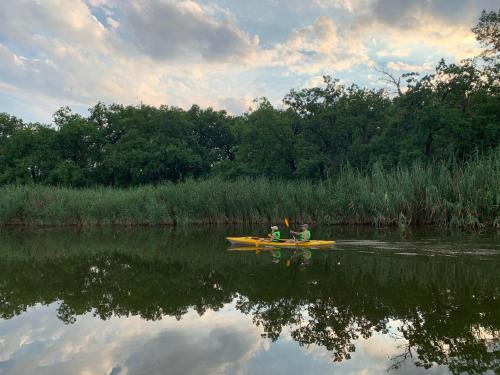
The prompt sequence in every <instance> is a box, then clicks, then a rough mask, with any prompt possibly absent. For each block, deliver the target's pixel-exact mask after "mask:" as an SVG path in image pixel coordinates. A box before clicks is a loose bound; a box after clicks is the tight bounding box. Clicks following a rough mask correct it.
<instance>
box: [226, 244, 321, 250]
mask: <svg viewBox="0 0 500 375" xmlns="http://www.w3.org/2000/svg"><path fill="white" fill-rule="evenodd" d="M302 248H303V249H304V250H308V249H310V248H311V249H314V250H331V248H330V247H329V246H319V247H314V246H310V247H307V246H302ZM275 250H276V248H275V247H273V245H263V247H257V246H248V245H247V246H231V247H229V248H228V249H227V251H257V252H259V251H275Z"/></svg>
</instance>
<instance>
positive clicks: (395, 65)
mask: <svg viewBox="0 0 500 375" xmlns="http://www.w3.org/2000/svg"><path fill="white" fill-rule="evenodd" d="M387 67H388V68H389V69H392V70H396V71H406V72H417V73H420V72H425V71H429V70H432V68H433V67H434V63H433V62H426V63H424V64H422V65H414V64H407V63H404V62H401V61H390V62H389V63H388V64H387Z"/></svg>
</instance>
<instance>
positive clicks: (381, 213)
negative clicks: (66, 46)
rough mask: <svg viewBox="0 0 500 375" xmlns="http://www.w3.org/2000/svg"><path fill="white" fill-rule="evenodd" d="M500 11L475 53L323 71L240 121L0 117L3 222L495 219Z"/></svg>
mask: <svg viewBox="0 0 500 375" xmlns="http://www.w3.org/2000/svg"><path fill="white" fill-rule="evenodd" d="M499 25H500V10H498V11H497V10H495V11H490V12H487V11H483V12H482V13H481V16H480V18H479V22H478V24H477V25H476V26H475V27H474V28H472V31H473V33H474V35H475V37H476V40H477V41H478V44H479V46H480V47H481V53H480V54H479V55H478V56H475V57H472V58H467V59H464V60H462V61H460V62H455V63H449V62H445V61H444V60H441V61H440V62H439V63H438V64H437V65H436V67H435V70H434V72H429V73H428V74H423V75H420V74H419V73H417V72H413V73H412V72H407V73H404V74H402V75H401V76H399V77H398V76H394V75H393V74H392V73H391V72H386V71H384V70H380V71H379V73H380V74H381V79H382V80H383V81H384V82H386V83H388V84H389V86H387V87H386V88H385V89H383V88H380V89H375V88H367V87H360V86H358V85H356V84H352V85H349V86H348V85H345V84H342V83H341V82H340V81H339V80H338V79H335V78H333V77H331V76H329V75H325V76H324V77H323V83H322V84H319V85H317V86H316V87H310V88H301V89H292V90H290V92H289V93H288V94H286V95H285V97H284V98H283V104H284V106H283V107H279V108H276V107H274V106H273V104H271V102H270V101H269V100H267V99H266V98H265V97H261V98H256V99H255V103H254V106H255V108H253V109H252V108H249V110H248V111H247V112H245V113H243V114H240V115H233V114H229V113H227V112H226V111H224V110H219V111H217V110H214V109H212V108H206V109H202V108H200V107H199V106H197V105H193V106H192V107H191V108H190V109H188V110H186V109H182V108H178V107H172V106H167V105H162V106H160V107H154V106H149V105H143V104H141V105H139V106H131V105H128V106H124V105H120V104H116V103H115V104H111V105H106V104H105V103H101V102H99V103H97V104H96V105H95V106H94V107H92V108H89V112H88V115H83V114H79V113H74V112H72V110H71V109H70V108H69V107H62V108H60V109H59V110H58V111H56V113H55V114H54V117H53V122H52V123H51V124H41V123H27V122H24V121H23V120H22V119H19V118H16V117H15V116H11V115H9V114H7V113H0V225H10V224H14V225H15V224H20V225H78V226H82V225H178V224H201V223H207V224H222V223H228V224H229V223H235V224H237V223H244V224H251V223H279V222H283V219H284V218H285V217H288V218H289V219H290V221H291V222H294V223H303V222H307V223H318V224H369V225H375V226H387V225H399V226H401V227H405V226H409V225H418V224H434V225H439V226H449V227H471V228H479V229H480V228H483V227H497V228H499V227H500V217H499V211H500V205H499V202H500V166H499V165H500V148H499V147H500V105H499V103H500V101H499V96H500V81H499V79H498V77H499V75H498V73H499V72H500V45H499V43H498V35H499Z"/></svg>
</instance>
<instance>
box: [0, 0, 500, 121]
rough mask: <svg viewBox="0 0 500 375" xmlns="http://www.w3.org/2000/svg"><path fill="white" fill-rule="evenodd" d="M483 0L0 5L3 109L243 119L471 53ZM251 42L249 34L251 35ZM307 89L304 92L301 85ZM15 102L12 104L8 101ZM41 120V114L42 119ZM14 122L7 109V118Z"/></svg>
mask: <svg viewBox="0 0 500 375" xmlns="http://www.w3.org/2000/svg"><path fill="white" fill-rule="evenodd" d="M494 5H495V2H494V1H492V0H477V1H472V0H457V1H417V0H408V1H395V0H311V1H306V0H289V1H284V0H274V1H273V2H270V3H269V4H268V6H266V7H262V5H261V4H258V3H257V2H248V1H243V0H231V1H227V0H196V1H195V0H179V1H177V0H175V1H174V0H151V1H146V0H138V1H132V0H123V1H118V0H44V1H35V0H33V1H27V0H22V1H20V0H2V1H1V2H0V103H6V104H8V103H11V104H8V106H7V107H5V108H2V110H6V111H9V112H11V111H12V110H14V109H15V110H16V111H17V110H18V109H19V108H22V107H25V108H26V109H25V110H22V109H21V110H19V112H17V113H13V114H16V115H18V116H21V117H24V115H26V114H27V113H32V114H33V116H36V119H38V120H40V119H42V120H44V121H47V120H48V119H49V118H50V115H51V113H53V112H54V111H55V110H56V109H57V108H58V107H59V106H62V105H70V106H72V107H77V108H88V107H89V106H91V105H93V104H95V103H96V102H97V101H99V100H101V101H104V102H107V103H110V102H119V103H122V104H139V103H140V102H144V103H147V104H153V105H159V104H169V105H176V106H180V107H184V108H188V107H190V106H191V105H192V104H193V103H197V104H199V105H201V106H213V107H214V108H216V109H221V108H224V107H225V108H227V109H228V110H229V111H231V112H233V113H238V111H241V110H246V109H247V108H246V107H247V104H248V102H249V99H248V98H254V97H257V96H259V97H260V96H266V97H268V98H269V99H270V100H271V102H273V103H275V102H278V101H279V100H281V98H282V97H283V95H285V94H286V92H287V91H288V90H289V89H290V88H292V87H302V86H303V85H304V84H306V85H310V84H312V81H309V82H307V81H308V80H309V79H310V78H313V77H317V76H321V75H323V74H330V75H333V76H335V77H337V78H341V79H344V80H345V81H347V82H357V83H360V84H361V85H370V84H373V81H370V80H369V79H367V77H369V74H368V73H373V68H372V67H373V66H387V65H388V64H390V63H392V64H395V65H393V67H394V68H395V69H396V68H397V69H400V70H401V71H404V70H405V69H406V68H409V67H411V66H413V67H423V66H424V65H425V64H429V61H433V62H436V63H437V61H438V60H439V59H440V58H441V57H445V58H446V59H447V60H455V61H456V60H460V59H462V58H464V57H469V56H472V55H475V54H477V53H478V49H477V44H476V42H475V39H474V36H473V34H472V33H471V31H470V27H471V26H472V25H473V24H474V23H475V22H476V20H477V17H478V16H479V13H480V11H481V9H482V8H486V9H491V8H492V7H493V6H494ZM251 35H253V36H251ZM306 82H307V83H306ZM12 103H15V105H14V104H12ZM44 112H45V113H46V116H45V117H42V118H41V117H38V114H39V113H44ZM11 113H12V112H11Z"/></svg>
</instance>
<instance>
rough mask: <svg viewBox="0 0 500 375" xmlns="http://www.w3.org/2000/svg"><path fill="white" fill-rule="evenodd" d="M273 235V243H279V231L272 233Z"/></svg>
mask: <svg viewBox="0 0 500 375" xmlns="http://www.w3.org/2000/svg"><path fill="white" fill-rule="evenodd" d="M272 234H273V235H274V239H273V242H279V240H280V238H281V233H280V231H279V230H277V231H276V232H273V233H272Z"/></svg>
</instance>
